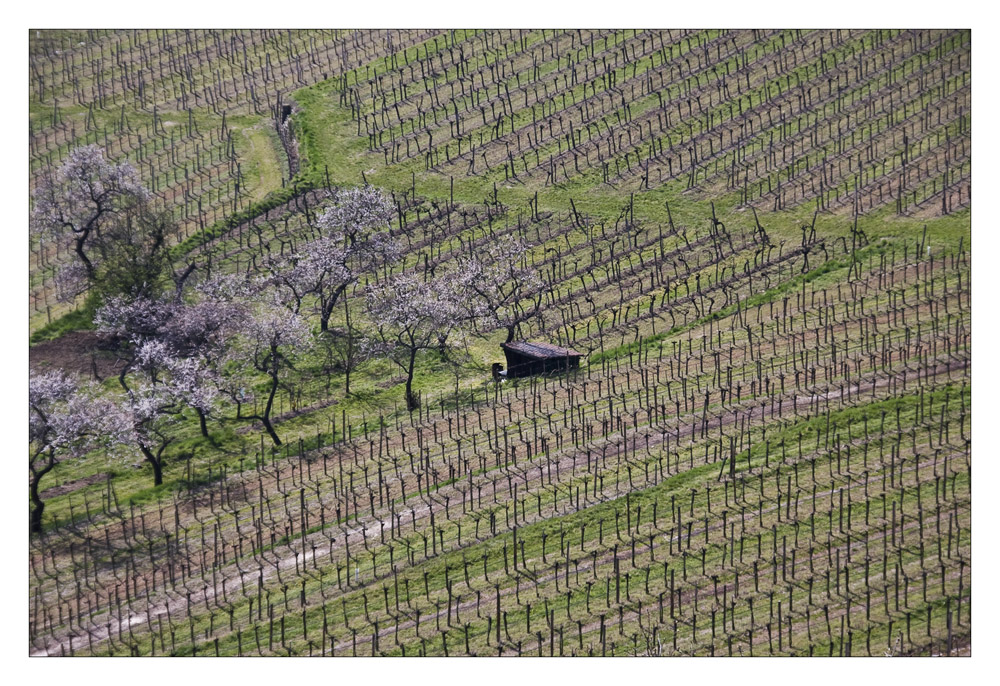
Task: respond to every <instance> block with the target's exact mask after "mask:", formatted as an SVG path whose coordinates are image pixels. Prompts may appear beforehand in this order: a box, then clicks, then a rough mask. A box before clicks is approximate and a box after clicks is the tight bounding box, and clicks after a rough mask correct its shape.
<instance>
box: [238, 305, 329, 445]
mask: <svg viewBox="0 0 1000 686" xmlns="http://www.w3.org/2000/svg"><path fill="white" fill-rule="evenodd" d="M311 339H312V337H311V334H310V332H309V328H308V327H307V326H306V324H305V322H304V321H303V320H302V318H301V317H299V316H298V315H297V314H295V313H294V312H291V311H289V310H288V308H287V307H285V306H284V305H283V304H282V303H281V301H280V299H279V298H278V297H277V296H276V295H275V294H274V293H273V292H270V293H264V294H262V295H261V296H259V297H258V298H257V299H256V300H255V301H253V302H252V303H250V304H249V306H248V309H247V311H246V315H245V316H244V317H242V318H241V319H239V321H237V322H236V323H235V326H234V328H233V335H232V347H231V348H230V351H229V358H228V359H229V360H230V361H231V362H232V363H233V366H235V367H236V368H237V369H238V370H239V371H237V377H238V378H241V379H247V377H248V376H251V375H253V373H254V372H257V373H262V374H264V375H265V376H266V377H267V380H268V381H267V399H266V400H265V401H264V407H263V409H262V410H261V411H260V412H259V413H256V414H253V415H243V418H244V419H255V420H259V421H260V422H261V423H262V424H263V425H264V429H265V431H267V434H268V436H270V437H271V440H272V441H273V442H274V444H275V445H281V439H280V438H279V437H278V434H277V432H276V431H275V430H274V426H273V424H272V422H271V412H272V410H273V409H274V398H275V395H276V394H277V391H278V387H279V385H280V383H281V379H282V377H283V376H285V375H286V374H287V372H288V371H289V370H293V369H294V361H295V358H296V356H297V355H298V354H300V353H302V352H304V351H305V350H307V349H308V348H309V347H310V345H311V343H312V340H311ZM236 384H239V385H240V387H243V386H244V385H250V381H249V379H247V380H246V381H245V383H240V382H236V383H234V384H233V385H234V386H235V385H236Z"/></svg>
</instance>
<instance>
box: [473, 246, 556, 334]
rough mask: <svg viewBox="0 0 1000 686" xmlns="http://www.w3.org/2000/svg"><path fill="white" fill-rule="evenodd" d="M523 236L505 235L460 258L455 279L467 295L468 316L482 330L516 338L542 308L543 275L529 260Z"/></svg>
mask: <svg viewBox="0 0 1000 686" xmlns="http://www.w3.org/2000/svg"><path fill="white" fill-rule="evenodd" d="M527 252H528V246H527V244H526V243H525V242H524V240H523V239H521V238H517V237H513V236H504V237H501V238H499V239H497V240H495V241H493V242H492V243H490V245H489V246H488V247H487V248H486V250H485V251H484V252H482V253H479V254H476V255H473V256H466V257H463V258H461V259H460V260H459V264H458V266H457V268H456V269H455V272H454V273H455V278H456V279H457V280H458V282H459V288H461V289H462V290H463V291H464V292H465V293H466V295H467V297H466V298H465V299H464V300H463V302H464V303H465V313H466V315H467V316H468V317H469V318H470V319H471V320H472V321H473V322H474V323H475V325H476V327H477V328H478V329H480V330H483V331H486V332H490V331H495V330H496V329H505V330H506V331H507V338H506V342H507V343H510V342H511V341H512V340H514V337H515V336H516V335H517V332H518V330H519V329H520V328H521V325H522V324H523V323H525V322H527V321H529V320H531V319H532V318H534V317H536V316H537V315H538V313H539V312H540V311H541V309H542V293H543V291H542V287H543V285H544V284H543V281H542V278H541V277H540V276H539V275H538V272H537V271H536V270H535V269H534V268H533V267H532V266H530V265H529V264H528V262H527Z"/></svg>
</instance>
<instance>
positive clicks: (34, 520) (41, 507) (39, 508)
mask: <svg viewBox="0 0 1000 686" xmlns="http://www.w3.org/2000/svg"><path fill="white" fill-rule="evenodd" d="M39 480H40V477H36V478H34V479H32V480H31V504H32V508H31V533H33V534H40V533H41V532H42V513H43V512H44V511H45V503H44V502H42V499H41V497H40V496H39V495H38V482H39Z"/></svg>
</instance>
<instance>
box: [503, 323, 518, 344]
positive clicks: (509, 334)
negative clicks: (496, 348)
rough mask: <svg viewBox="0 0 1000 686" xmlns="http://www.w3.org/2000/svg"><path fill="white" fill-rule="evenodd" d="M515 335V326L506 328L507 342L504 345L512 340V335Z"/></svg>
mask: <svg viewBox="0 0 1000 686" xmlns="http://www.w3.org/2000/svg"><path fill="white" fill-rule="evenodd" d="M515 333H517V324H513V325H511V326H508V327H507V340H506V341H504V342H505V343H510V342H511V341H513V340H514V334H515Z"/></svg>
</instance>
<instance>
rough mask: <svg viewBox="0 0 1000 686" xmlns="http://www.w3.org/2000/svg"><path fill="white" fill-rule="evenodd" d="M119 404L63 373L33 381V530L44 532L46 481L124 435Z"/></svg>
mask: <svg viewBox="0 0 1000 686" xmlns="http://www.w3.org/2000/svg"><path fill="white" fill-rule="evenodd" d="M118 420H119V415H118V414H117V412H116V411H115V407H114V405H113V403H111V402H110V401H109V400H108V399H107V398H105V397H102V396H100V395H98V393H97V390H96V388H95V387H94V386H93V385H90V384H83V385H81V384H80V382H79V381H78V380H77V379H75V378H73V377H70V376H67V375H65V374H64V373H63V372H61V371H55V372H48V373H44V374H35V373H30V374H29V377H28V444H29V451H28V471H29V474H30V476H29V480H28V488H29V492H30V497H31V504H32V509H31V517H30V530H31V532H32V533H38V532H40V531H41V530H42V515H43V513H44V511H45V502H44V501H43V500H42V497H41V493H40V490H39V489H40V484H41V481H42V478H43V477H44V476H45V475H46V474H48V473H49V472H51V471H52V470H53V469H54V468H55V466H56V465H57V464H58V463H59V462H60V461H61V460H63V459H68V458H74V457H80V456H82V455H84V454H85V453H87V452H89V451H90V450H92V449H94V448H95V447H97V446H99V445H102V444H105V445H106V444H109V443H110V442H111V441H113V440H114V439H115V437H117V436H118V435H119V434H120V431H121V423H120V422H119V421H118Z"/></svg>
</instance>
